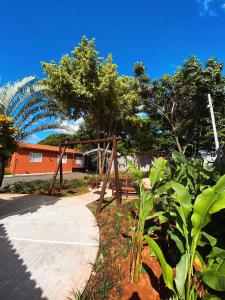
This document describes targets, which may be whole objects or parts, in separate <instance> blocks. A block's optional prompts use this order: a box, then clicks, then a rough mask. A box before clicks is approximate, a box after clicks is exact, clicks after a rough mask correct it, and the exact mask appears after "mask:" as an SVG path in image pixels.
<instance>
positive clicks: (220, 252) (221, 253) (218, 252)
mask: <svg viewBox="0 0 225 300" xmlns="http://www.w3.org/2000/svg"><path fill="white" fill-rule="evenodd" d="M208 257H210V258H217V257H220V258H225V250H224V249H221V248H219V247H213V248H212V251H211V252H210V254H209V255H208Z"/></svg>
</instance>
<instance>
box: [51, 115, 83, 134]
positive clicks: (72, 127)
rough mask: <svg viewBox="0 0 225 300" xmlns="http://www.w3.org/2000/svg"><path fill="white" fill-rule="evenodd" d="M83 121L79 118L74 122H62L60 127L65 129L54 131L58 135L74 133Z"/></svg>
mask: <svg viewBox="0 0 225 300" xmlns="http://www.w3.org/2000/svg"><path fill="white" fill-rule="evenodd" d="M83 121H84V119H83V118H80V119H78V120H76V121H69V120H65V121H63V122H62V126H63V127H65V128H66V129H56V131H57V132H59V133H75V132H76V131H77V130H78V129H79V128H80V125H81V123H82V122H83Z"/></svg>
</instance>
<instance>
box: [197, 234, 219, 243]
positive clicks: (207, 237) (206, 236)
mask: <svg viewBox="0 0 225 300" xmlns="http://www.w3.org/2000/svg"><path fill="white" fill-rule="evenodd" d="M216 243H217V239H216V238H214V237H213V236H212V235H210V234H208V233H206V232H204V231H203V232H202V238H201V240H200V241H199V243H198V245H199V246H200V247H204V246H205V245H208V244H210V245H211V246H212V247H213V246H215V245H216Z"/></svg>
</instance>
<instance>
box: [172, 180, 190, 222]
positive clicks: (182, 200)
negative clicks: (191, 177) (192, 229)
mask: <svg viewBox="0 0 225 300" xmlns="http://www.w3.org/2000/svg"><path fill="white" fill-rule="evenodd" d="M170 184H171V188H172V189H173V190H174V191H175V193H174V194H173V198H174V200H175V201H176V202H177V203H179V204H180V207H181V214H182V216H181V217H182V219H183V220H187V218H188V216H189V214H190V212H191V209H192V204H191V199H192V196H191V195H190V194H189V193H188V190H187V189H186V187H185V186H183V185H182V184H180V183H178V182H175V181H172V182H171V183H170Z"/></svg>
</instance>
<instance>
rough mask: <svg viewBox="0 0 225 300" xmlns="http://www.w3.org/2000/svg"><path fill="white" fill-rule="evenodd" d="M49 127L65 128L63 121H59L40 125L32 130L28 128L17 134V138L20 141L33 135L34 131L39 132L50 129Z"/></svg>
mask: <svg viewBox="0 0 225 300" xmlns="http://www.w3.org/2000/svg"><path fill="white" fill-rule="evenodd" d="M49 129H64V127H63V126H61V123H60V122H58V121H56V122H52V123H48V124H44V125H40V126H38V127H35V128H33V129H31V130H28V131H25V132H20V134H19V135H18V136H17V140H18V141H21V140H25V139H27V138H29V137H30V136H31V135H33V134H34V133H37V132H39V131H44V130H49Z"/></svg>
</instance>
